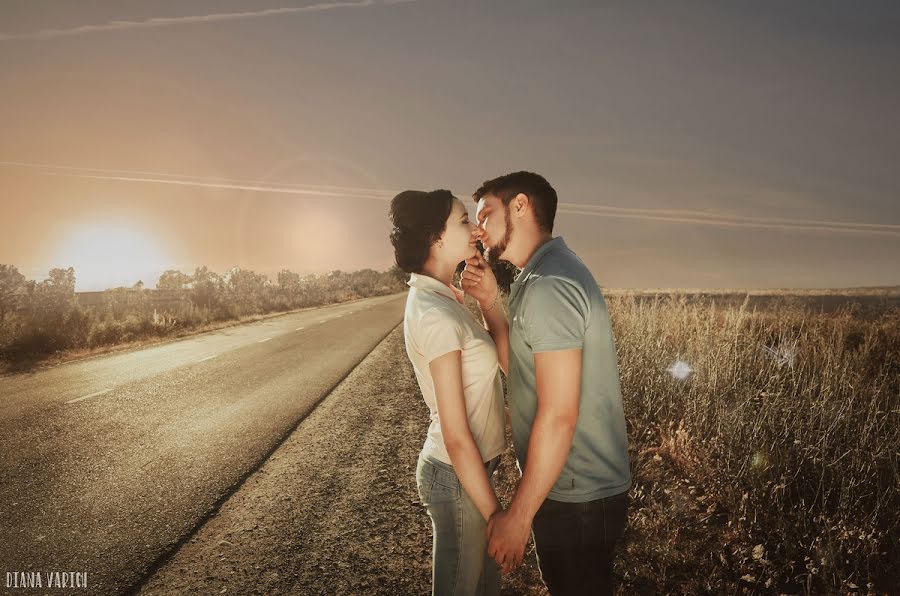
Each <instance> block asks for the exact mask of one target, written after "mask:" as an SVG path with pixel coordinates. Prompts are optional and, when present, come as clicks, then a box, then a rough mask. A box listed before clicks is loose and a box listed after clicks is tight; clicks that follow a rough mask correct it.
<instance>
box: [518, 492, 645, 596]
mask: <svg viewBox="0 0 900 596" xmlns="http://www.w3.org/2000/svg"><path fill="white" fill-rule="evenodd" d="M628 504H629V497H628V493H627V492H624V493H621V494H618V495H613V496H611V497H606V498H603V499H596V500H594V501H587V502H584V503H564V502H562V501H553V500H551V499H544V502H543V503H542V504H541V506H540V508H539V509H538V510H537V513H535V516H534V520H533V521H532V524H531V530H532V534H531V535H532V538H533V540H534V546H535V551H536V555H537V561H538V568H539V569H540V571H541V580H543V582H544V584H545V585H546V586H547V589H548V590H549V591H550V594H551V595H552V596H570V595H575V594H591V595H594V594H610V595H611V594H612V593H613V581H612V563H613V557H614V555H615V547H616V544H617V543H618V541H619V540H620V539H621V538H622V535H623V534H624V533H625V523H626V520H627V517H628Z"/></svg>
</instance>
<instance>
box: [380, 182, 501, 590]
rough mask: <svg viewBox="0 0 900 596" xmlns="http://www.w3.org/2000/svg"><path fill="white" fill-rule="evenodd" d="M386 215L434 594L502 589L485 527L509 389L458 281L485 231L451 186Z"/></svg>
mask: <svg viewBox="0 0 900 596" xmlns="http://www.w3.org/2000/svg"><path fill="white" fill-rule="evenodd" d="M390 216H391V220H392V222H393V224H394V229H393V231H392V232H391V244H393V246H394V254H395V258H396V261H397V266H398V267H399V268H400V269H402V270H403V271H406V272H407V273H409V274H410V279H409V282H407V283H408V284H409V286H410V290H409V295H408V297H407V300H406V312H405V314H404V319H403V334H404V338H405V341H406V353H407V355H408V356H409V359H410V361H411V362H412V365H413V369H414V370H415V374H416V379H417V381H418V383H419V388H420V389H421V391H422V396H423V397H424V398H425V403H426V405H427V406H428V409H429V412H430V417H431V423H430V425H429V427H428V434H427V437H426V439H425V444H424V445H423V447H422V450H421V452H420V453H419V460H418V464H417V466H416V486H417V488H418V491H419V497H420V499H421V500H422V504H423V505H424V506H425V508H426V510H427V512H428V515H429V516H430V517H431V521H432V527H433V532H434V540H433V543H432V549H433V550H432V555H433V556H432V559H433V561H432V594H434V595H439V594H485V595H486V594H499V593H500V569H499V567H498V566H497V563H496V562H495V561H494V559H493V558H492V557H491V556H490V555H488V554H487V536H486V528H487V520H488V519H489V518H490V516H491V514H493V513H494V512H495V511H496V510H497V509H499V506H500V505H499V501H498V500H497V496H496V494H495V492H494V481H493V473H494V470H496V468H497V465H498V464H499V463H500V454H501V453H503V451H504V450H505V449H506V434H505V427H504V422H505V411H504V405H503V385H502V381H501V379H500V370H499V361H498V357H497V348H496V346H495V345H494V342H493V340H492V339H491V336H490V335H489V334H488V332H487V330H486V329H485V328H484V326H483V325H481V324H480V323H479V322H478V321H476V319H475V317H474V316H473V315H472V314H471V313H470V312H469V310H468V309H467V308H466V307H465V306H464V301H463V292H462V291H461V290H459V289H458V288H456V287H454V286H453V285H452V284H453V274H454V273H455V272H456V269H457V267H458V266H459V264H460V263H461V262H462V261H464V260H466V259H469V258H472V257H474V256H476V255H477V254H478V250H477V248H476V246H475V242H476V240H477V239H478V235H479V229H478V227H477V226H476V225H475V224H473V223H472V222H471V221H470V220H469V214H468V213H467V211H466V208H465V206H464V205H463V204H462V202H461V201H460V200H459V199H457V198H456V197H454V196H453V195H452V194H451V193H450V191H447V190H435V191H432V192H422V191H413V190H408V191H405V192H402V193H400V194H398V195H397V196H396V197H394V199H393V200H392V201H391V210H390ZM496 303H497V300H496V296H495V297H494V299H493V304H490V305H488V304H485V305H483V306H484V308H487V307H489V306H490V307H493V308H500V307H499V306H496Z"/></svg>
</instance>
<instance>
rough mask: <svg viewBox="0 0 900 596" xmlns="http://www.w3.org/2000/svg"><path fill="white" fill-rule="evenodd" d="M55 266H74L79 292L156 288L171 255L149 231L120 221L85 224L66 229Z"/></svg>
mask: <svg viewBox="0 0 900 596" xmlns="http://www.w3.org/2000/svg"><path fill="white" fill-rule="evenodd" d="M58 246H59V247H58V249H57V252H56V254H55V256H54V258H53V261H52V264H51V266H52V267H63V268H65V267H73V268H74V269H75V289H76V291H79V292H84V291H96V290H105V289H108V288H113V287H117V286H132V285H134V284H135V283H136V282H137V281H138V280H140V281H143V282H144V286H145V287H147V288H152V287H154V286H155V285H156V279H157V277H158V276H159V274H160V273H162V272H163V271H164V270H165V269H167V266H166V264H167V263H168V262H169V259H168V257H167V255H166V254H165V252H164V251H163V250H162V248H161V247H160V246H159V243H158V242H156V241H155V239H154V238H153V237H152V236H151V235H150V234H148V233H146V232H145V231H143V230H141V229H139V228H137V227H135V226H133V225H123V224H119V223H111V222H107V223H94V224H82V225H78V226H77V227H74V228H72V229H71V230H69V231H67V232H66V233H63V235H62V236H61V238H60V242H59V245H58Z"/></svg>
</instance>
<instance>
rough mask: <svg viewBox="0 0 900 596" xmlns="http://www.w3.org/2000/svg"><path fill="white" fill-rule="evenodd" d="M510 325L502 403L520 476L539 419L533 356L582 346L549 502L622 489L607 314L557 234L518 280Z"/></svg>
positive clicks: (627, 477) (621, 425) (621, 444)
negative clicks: (565, 444)
mask: <svg viewBox="0 0 900 596" xmlns="http://www.w3.org/2000/svg"><path fill="white" fill-rule="evenodd" d="M509 319H510V322H509V343H510V355H509V397H508V401H509V410H510V426H511V429H512V437H513V447H514V448H515V451H516V459H517V460H518V465H519V470H520V471H523V470H525V468H526V466H527V465H528V441H529V439H530V437H531V426H532V424H533V423H534V418H535V415H536V413H537V388H536V384H535V372H534V354H535V353H537V352H545V351H551V350H567V349H572V348H581V350H582V360H581V394H580V397H579V406H578V421H577V423H576V426H575V435H574V437H573V439H572V448H571V450H570V451H569V456H568V457H567V458H566V463H565V465H564V466H563V469H562V472H561V473H560V475H559V478H557V480H556V483H555V484H554V485H553V487H552V488H551V489H550V492H549V494H548V495H547V498H549V499H552V500H555V501H565V502H571V503H580V502H584V501H592V500H594V499H600V498H603V497H609V496H612V495H617V494H620V493H623V492H625V491H627V490H628V489H629V488H630V487H631V470H630V467H629V463H628V437H627V435H626V432H625V412H624V410H623V408H622V395H621V390H620V387H619V372H618V366H617V359H616V347H615V343H614V341H613V336H612V327H611V325H610V320H609V313H608V312H607V309H606V302H605V301H604V299H603V295H602V294H601V293H600V288H599V287H598V286H597V282H596V281H594V277H593V275H591V272H590V270H588V268H587V266H586V265H585V264H584V262H582V260H581V259H580V258H578V256H577V255H576V254H575V253H574V252H572V251H571V250H570V249H569V247H568V246H566V243H565V242H564V241H563V239H562V237H561V236H558V237H556V238H553V239H551V240H549V241H548V242H546V243H544V244H543V245H541V246H540V247H539V248H538V249H537V250H536V251H535V252H534V254H533V255H532V256H531V258H530V259H529V260H528V263H527V264H526V265H525V267H524V268H523V269H522V271H521V272H520V273H519V275H518V276H516V279H515V281H514V282H513V284H512V287H511V289H510V295H509ZM550 398H551V399H552V398H553V396H552V395H551V396H550Z"/></svg>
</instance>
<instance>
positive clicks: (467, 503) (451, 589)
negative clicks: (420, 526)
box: [416, 452, 500, 596]
mask: <svg viewBox="0 0 900 596" xmlns="http://www.w3.org/2000/svg"><path fill="white" fill-rule="evenodd" d="M499 463H500V456H499V455H498V456H497V457H495V458H494V459H492V460H491V461H489V462H486V463H485V464H484V466H485V469H486V471H487V475H488V480H490V483H491V487H492V488H493V487H494V476H493V475H494V470H496V469H497V466H498V465H499ZM416 487H417V488H418V490H419V498H420V499H421V501H422V504H423V505H424V506H425V509H426V511H427V512H428V516H429V517H430V518H431V526H432V530H433V534H434V540H433V542H432V567H431V593H432V595H433V596H441V595H444V594H451V595H454V596H455V595H467V596H468V595H471V594H477V595H479V596H494V595H497V594H500V567H499V566H498V565H497V562H496V561H494V559H493V557H491V556H490V555H488V554H487V536H486V532H487V522H486V521H485V519H484V517H483V516H482V515H481V512H480V511H478V508H477V507H476V506H475V503H473V502H472V499H470V498H469V495H468V494H467V493H466V491H465V490H464V489H463V487H462V485H461V484H460V483H459V478H457V476H456V472H455V471H454V469H453V466H450V465H448V464H445V463H444V462H442V461H439V460H437V459H434V458H432V457H428V456H425V455H423V454H422V453H421V452H420V453H419V461H418V463H417V465H416Z"/></svg>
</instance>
